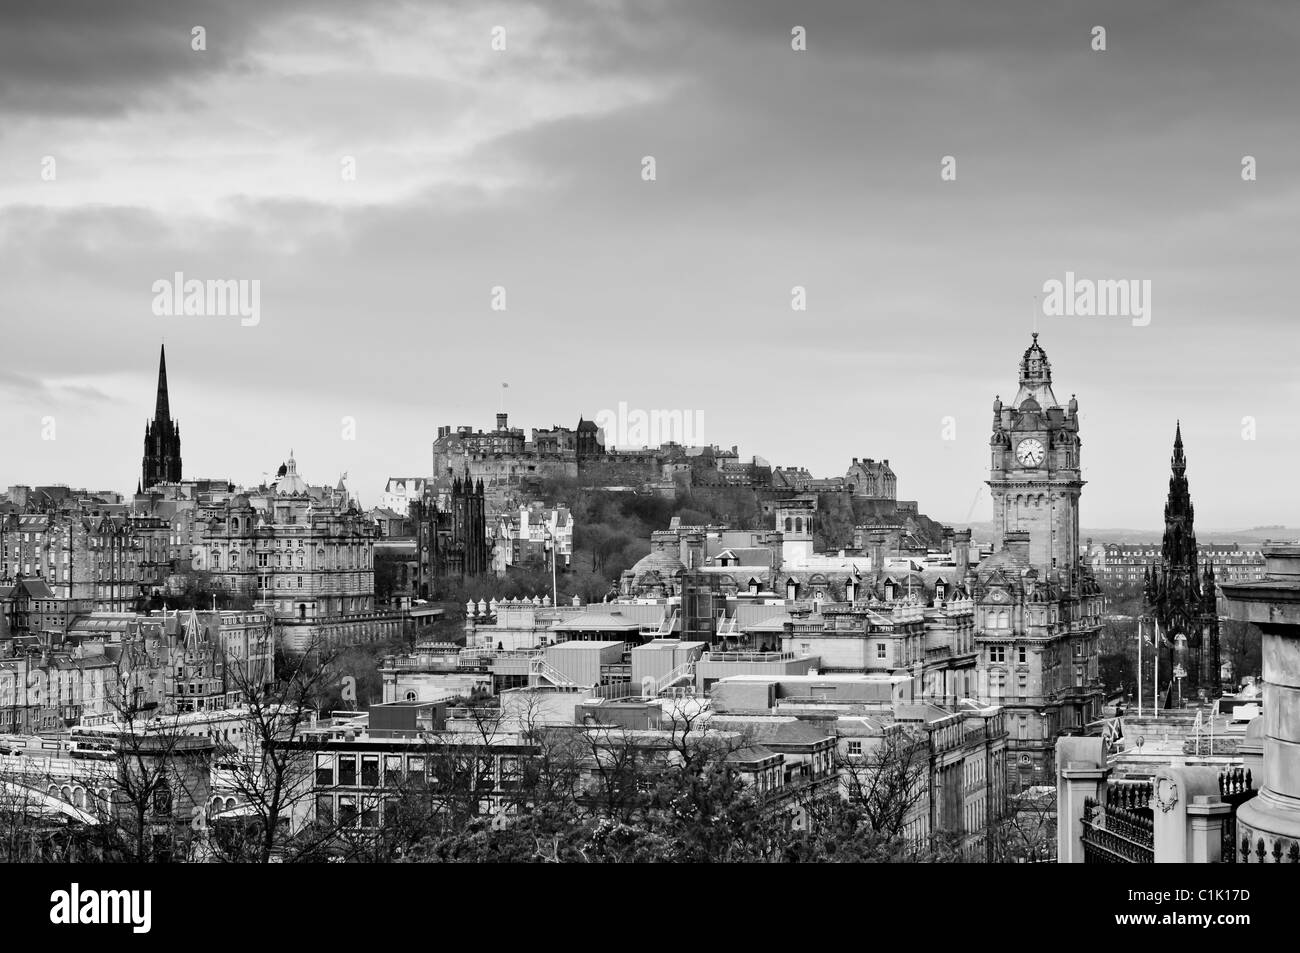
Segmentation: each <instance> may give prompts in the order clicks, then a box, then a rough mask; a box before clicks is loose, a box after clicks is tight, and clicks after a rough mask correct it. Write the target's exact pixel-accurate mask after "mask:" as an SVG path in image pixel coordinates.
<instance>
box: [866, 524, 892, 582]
mask: <svg viewBox="0 0 1300 953" xmlns="http://www.w3.org/2000/svg"><path fill="white" fill-rule="evenodd" d="M887 539H889V534H888V533H886V532H884V531H882V530H878V529H873V530H871V531H870V532H868V533H867V549H868V551H869V552H870V553H871V570H872V572H883V571H884V568H885V541H886V540H887Z"/></svg>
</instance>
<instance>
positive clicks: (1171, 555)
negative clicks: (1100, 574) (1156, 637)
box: [1148, 421, 1218, 688]
mask: <svg viewBox="0 0 1300 953" xmlns="http://www.w3.org/2000/svg"><path fill="white" fill-rule="evenodd" d="M1169 468H1170V470H1171V471H1172V472H1171V474H1170V477H1169V496H1168V498H1167V499H1166V501H1165V535H1164V541H1163V543H1162V544H1161V547H1160V565H1159V566H1158V567H1157V568H1156V571H1155V572H1154V573H1153V575H1152V580H1151V586H1150V589H1149V592H1148V600H1149V601H1150V603H1151V606H1152V608H1153V609H1154V610H1155V616H1156V618H1157V620H1158V621H1159V623H1160V631H1161V635H1162V636H1163V637H1164V639H1163V641H1164V643H1165V645H1166V647H1168V648H1169V649H1170V650H1171V657H1170V661H1171V663H1172V662H1173V661H1175V660H1177V661H1178V662H1180V663H1186V664H1185V668H1186V669H1187V673H1188V682H1189V684H1188V685H1186V686H1184V687H1185V688H1195V687H1196V686H1197V685H1198V684H1200V682H1201V676H1202V675H1203V674H1204V675H1205V676H1207V678H1208V679H1209V680H1210V681H1215V680H1217V674H1218V673H1217V672H1214V671H1208V672H1202V666H1203V665H1204V664H1205V663H1206V661H1208V662H1209V664H1210V666H1211V667H1213V666H1214V665H1217V660H1216V659H1214V658H1213V657H1211V658H1210V659H1208V660H1206V659H1204V657H1203V646H1204V641H1203V639H1202V635H1203V634H1204V630H1205V624H1204V623H1205V619H1204V618H1203V611H1204V599H1203V596H1202V589H1201V583H1202V578H1201V574H1200V573H1199V572H1198V571H1197V560H1198V552H1197V547H1196V529H1195V525H1194V515H1195V514H1194V510H1193V508H1192V496H1191V492H1190V490H1189V489H1188V485H1187V457H1186V455H1185V454H1184V453H1183V429H1182V423H1181V421H1180V422H1179V423H1178V424H1177V425H1176V426H1175V429H1174V452H1173V455H1172V456H1171V457H1170V458H1169ZM1210 634H1211V636H1212V637H1213V636H1214V633H1213V632H1211V633H1210ZM1179 635H1182V636H1184V637H1185V638H1186V642H1185V643H1184V645H1183V646H1181V647H1180V646H1178V645H1176V644H1175V643H1174V641H1173V640H1174V639H1175V638H1176V637H1177V636H1179ZM1215 641H1217V639H1215ZM1211 648H1212V652H1211V656H1213V655H1215V654H1217V651H1215V647H1214V646H1211ZM1170 668H1171V669H1172V665H1171V666H1170ZM1163 671H1165V669H1164V667H1163V666H1162V672H1163Z"/></svg>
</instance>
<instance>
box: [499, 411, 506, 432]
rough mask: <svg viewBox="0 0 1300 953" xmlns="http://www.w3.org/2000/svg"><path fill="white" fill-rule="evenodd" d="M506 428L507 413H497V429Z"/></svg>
mask: <svg viewBox="0 0 1300 953" xmlns="http://www.w3.org/2000/svg"><path fill="white" fill-rule="evenodd" d="M505 429H506V415H505V414H497V430H505Z"/></svg>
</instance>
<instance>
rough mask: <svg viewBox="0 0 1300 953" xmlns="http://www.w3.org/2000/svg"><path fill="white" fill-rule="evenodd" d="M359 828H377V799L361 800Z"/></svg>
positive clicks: (364, 798)
mask: <svg viewBox="0 0 1300 953" xmlns="http://www.w3.org/2000/svg"><path fill="white" fill-rule="evenodd" d="M361 826H362V827H378V826H379V798H377V797H363V798H362V799H361Z"/></svg>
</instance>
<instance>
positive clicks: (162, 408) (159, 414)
mask: <svg viewBox="0 0 1300 953" xmlns="http://www.w3.org/2000/svg"><path fill="white" fill-rule="evenodd" d="M171 416H172V413H171V407H170V405H169V404H168V402H167V345H165V344H164V345H161V349H160V350H159V352H158V402H157V404H156V405H155V407H154V412H153V419H154V420H155V421H159V420H170V419H171Z"/></svg>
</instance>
